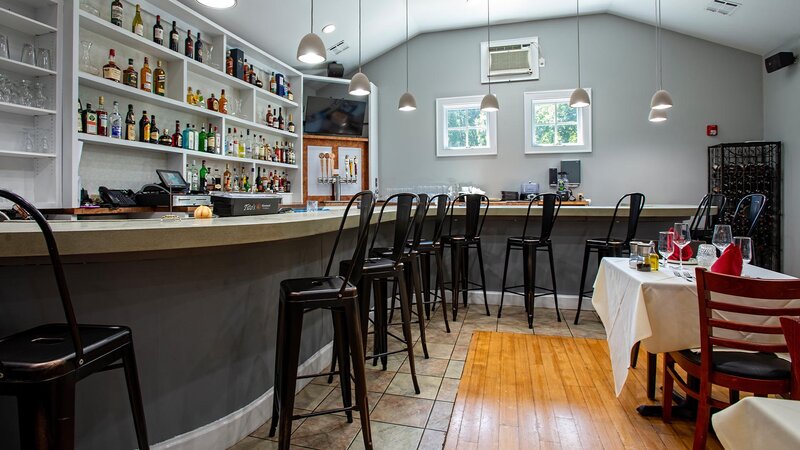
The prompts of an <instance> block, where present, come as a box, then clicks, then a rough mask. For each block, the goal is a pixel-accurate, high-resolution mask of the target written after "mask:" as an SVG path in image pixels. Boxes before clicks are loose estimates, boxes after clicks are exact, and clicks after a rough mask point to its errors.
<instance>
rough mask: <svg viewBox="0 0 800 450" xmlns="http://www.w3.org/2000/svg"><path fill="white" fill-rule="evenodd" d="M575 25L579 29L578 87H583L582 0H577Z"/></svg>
mask: <svg viewBox="0 0 800 450" xmlns="http://www.w3.org/2000/svg"><path fill="white" fill-rule="evenodd" d="M575 25H576V26H577V28H578V87H579V88H580V87H581V0H575Z"/></svg>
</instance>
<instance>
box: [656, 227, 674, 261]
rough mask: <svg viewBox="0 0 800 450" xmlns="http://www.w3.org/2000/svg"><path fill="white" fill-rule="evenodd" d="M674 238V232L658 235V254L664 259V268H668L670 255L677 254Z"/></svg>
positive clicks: (664, 232) (663, 232)
mask: <svg viewBox="0 0 800 450" xmlns="http://www.w3.org/2000/svg"><path fill="white" fill-rule="evenodd" d="M674 236H675V234H674V233H673V232H672V231H661V232H660V233H658V253H659V254H660V255H661V257H662V258H663V259H664V267H667V262H668V261H669V257H670V255H672V253H673V252H675V243H674Z"/></svg>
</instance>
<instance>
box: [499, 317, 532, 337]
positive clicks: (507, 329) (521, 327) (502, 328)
mask: <svg viewBox="0 0 800 450" xmlns="http://www.w3.org/2000/svg"><path fill="white" fill-rule="evenodd" d="M497 331H499V332H501V333H522V334H533V330H532V329H531V328H528V322H527V319H523V320H521V321H520V322H518V323H514V324H513V325H512V324H499V325H497Z"/></svg>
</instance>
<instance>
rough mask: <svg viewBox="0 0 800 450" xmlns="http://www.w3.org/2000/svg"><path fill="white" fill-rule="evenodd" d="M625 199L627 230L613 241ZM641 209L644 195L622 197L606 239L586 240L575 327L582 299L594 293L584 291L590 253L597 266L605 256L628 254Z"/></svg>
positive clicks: (636, 194)
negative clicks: (628, 204)
mask: <svg viewBox="0 0 800 450" xmlns="http://www.w3.org/2000/svg"><path fill="white" fill-rule="evenodd" d="M625 199H630V206H629V210H628V229H627V232H626V233H625V237H624V238H623V239H614V238H612V237H611V235H612V234H613V233H614V225H615V224H616V223H617V214H618V213H619V207H620V205H622V202H623V201H625ZM642 209H644V194H641V193H638V192H635V193H631V194H625V195H623V196H622V198H620V199H619V201H618V202H617V206H616V207H615V208H614V216H612V217H611V225H610V226H609V227H608V234H607V235H606V237H604V238H597V239H587V240H586V247H585V248H584V251H583V269H582V270H581V286H580V288H579V289H580V290H579V291H578V311H577V312H576V313H575V325H577V324H578V318H580V316H581V306H582V305H583V297H584V296H585V295H587V294H591V293H592V292H594V289H589V290H588V291H587V290H584V286H585V285H586V271H587V270H588V269H589V256H590V255H591V253H592V252H594V253H597V265H598V266H599V265H600V261H601V260H602V259H603V258H604V257H606V256H623V255H624V254H625V253H626V252H630V249H629V246H630V243H631V241H632V240H633V237H634V236H635V235H636V228H637V227H638V226H639V216H640V215H641V213H642Z"/></svg>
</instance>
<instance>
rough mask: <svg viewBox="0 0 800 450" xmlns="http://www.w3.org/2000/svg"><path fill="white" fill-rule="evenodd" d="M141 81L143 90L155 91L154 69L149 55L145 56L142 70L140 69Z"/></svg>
mask: <svg viewBox="0 0 800 450" xmlns="http://www.w3.org/2000/svg"><path fill="white" fill-rule="evenodd" d="M139 82H140V85H141V89H142V90H143V91H146V92H153V71H152V70H150V66H149V65H148V61H147V56H145V57H144V64H143V65H142V70H140V71H139Z"/></svg>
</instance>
